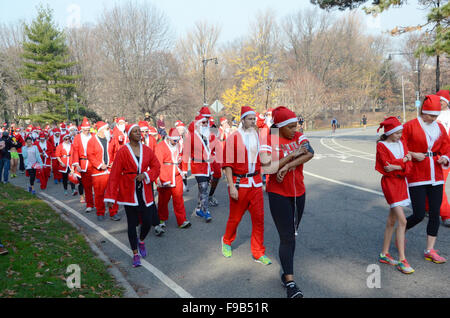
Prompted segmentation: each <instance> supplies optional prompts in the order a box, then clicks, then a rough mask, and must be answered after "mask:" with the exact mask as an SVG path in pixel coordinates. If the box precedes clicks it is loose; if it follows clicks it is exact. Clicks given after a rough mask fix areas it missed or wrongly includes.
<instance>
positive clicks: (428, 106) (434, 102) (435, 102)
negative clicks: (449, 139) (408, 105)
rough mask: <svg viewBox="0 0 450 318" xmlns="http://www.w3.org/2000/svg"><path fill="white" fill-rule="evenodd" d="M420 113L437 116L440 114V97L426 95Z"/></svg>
mask: <svg viewBox="0 0 450 318" xmlns="http://www.w3.org/2000/svg"><path fill="white" fill-rule="evenodd" d="M422 113H424V114H428V115H433V116H439V114H440V113H441V97H440V96H438V95H427V96H425V100H424V101H423V104H422Z"/></svg>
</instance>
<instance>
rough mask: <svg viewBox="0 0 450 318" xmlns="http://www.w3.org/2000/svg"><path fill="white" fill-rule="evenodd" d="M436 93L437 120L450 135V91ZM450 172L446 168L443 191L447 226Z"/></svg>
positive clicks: (442, 213)
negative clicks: (447, 191) (437, 104)
mask: <svg viewBox="0 0 450 318" xmlns="http://www.w3.org/2000/svg"><path fill="white" fill-rule="evenodd" d="M436 95H438V96H439V97H440V98H441V113H440V114H439V116H438V118H437V119H436V120H437V121H438V122H440V123H441V124H442V125H443V126H444V128H445V131H446V132H447V135H449V136H450V109H449V107H450V91H448V90H440V91H439V92H437V93H436ZM449 172H450V169H444V190H443V191H442V192H443V194H442V204H441V212H440V215H441V219H442V222H443V223H444V225H445V226H447V227H450V204H449V202H448V198H447V194H446V192H445V183H446V182H447V178H448V174H449ZM427 210H428V209H427Z"/></svg>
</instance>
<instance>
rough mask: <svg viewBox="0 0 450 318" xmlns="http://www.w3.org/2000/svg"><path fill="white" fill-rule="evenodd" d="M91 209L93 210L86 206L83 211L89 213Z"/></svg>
mask: <svg viewBox="0 0 450 318" xmlns="http://www.w3.org/2000/svg"><path fill="white" fill-rule="evenodd" d="M92 210H93V209H92V208H86V210H84V212H85V213H90V212H92Z"/></svg>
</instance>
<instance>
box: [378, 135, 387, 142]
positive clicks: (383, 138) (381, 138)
mask: <svg viewBox="0 0 450 318" xmlns="http://www.w3.org/2000/svg"><path fill="white" fill-rule="evenodd" d="M387 138H388V136H386V134H382V135H381V136H380V139H378V140H377V143H379V142H380V141H386V139H387Z"/></svg>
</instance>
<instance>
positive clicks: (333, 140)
mask: <svg viewBox="0 0 450 318" xmlns="http://www.w3.org/2000/svg"><path fill="white" fill-rule="evenodd" d="M331 141H332V142H333V143H334V144H335V145H336V146H338V147H341V148H344V149H348V150H350V151H352V152H359V153H362V154H363V155H367V156H375V154H373V153H370V152H365V151H361V150H356V149H354V148H350V147H347V146H343V145H341V144H339V143H338V142H337V141H336V139H334V138H332V139H331Z"/></svg>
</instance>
